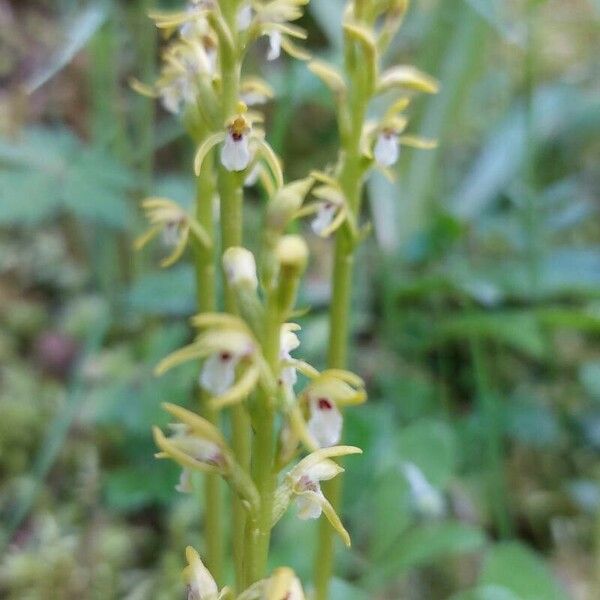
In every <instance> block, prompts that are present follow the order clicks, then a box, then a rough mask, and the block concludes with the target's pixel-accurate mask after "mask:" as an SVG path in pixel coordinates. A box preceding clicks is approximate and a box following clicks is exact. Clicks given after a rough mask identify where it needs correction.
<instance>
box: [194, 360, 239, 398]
mask: <svg viewBox="0 0 600 600" xmlns="http://www.w3.org/2000/svg"><path fill="white" fill-rule="evenodd" d="M239 360H240V358H239V356H236V355H231V356H229V357H228V358H227V360H224V359H223V356H222V354H221V353H216V354H213V355H211V356H209V357H208V358H207V359H206V360H205V361H204V365H203V366H202V371H201V372H200V386H201V387H202V388H203V389H205V390H206V391H207V392H210V393H211V394H214V395H215V396H220V395H221V394H223V393H225V392H226V391H227V390H228V389H229V388H230V387H231V386H232V385H233V382H234V381H235V368H236V366H237V363H238V362H239Z"/></svg>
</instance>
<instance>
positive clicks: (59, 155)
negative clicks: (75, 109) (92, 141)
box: [0, 127, 134, 229]
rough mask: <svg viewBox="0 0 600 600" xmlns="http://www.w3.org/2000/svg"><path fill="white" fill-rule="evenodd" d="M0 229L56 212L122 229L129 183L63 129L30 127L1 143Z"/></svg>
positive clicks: (109, 161) (108, 159)
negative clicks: (18, 135) (21, 133)
mask: <svg viewBox="0 0 600 600" xmlns="http://www.w3.org/2000/svg"><path fill="white" fill-rule="evenodd" d="M2 163H4V169H3V170H0V225H22V226H34V225H39V224H41V223H43V222H44V221H46V220H49V219H51V218H53V217H56V216H58V215H59V214H60V213H61V212H68V213H70V214H72V215H74V216H75V217H77V218H80V219H82V220H83V221H86V222H91V223H100V224H103V225H107V226H110V227H114V228H117V229H124V228H126V227H127V226H128V224H129V223H130V222H131V221H132V218H133V211H132V209H131V207H130V206H129V204H128V201H127V194H128V193H129V191H130V190H131V189H132V186H133V184H134V177H133V175H132V174H131V172H129V171H128V170H127V169H125V168H124V167H123V166H122V165H121V164H120V163H119V162H118V161H117V160H116V159H115V158H113V157H112V156H110V155H109V154H107V153H106V152H105V151H104V150H102V149H100V148H96V147H94V146H86V145H85V144H84V143H83V142H82V141H81V140H79V139H78V138H76V137H75V136H74V135H73V134H72V133H71V132H70V131H68V130H67V129H60V128H57V129H50V128H43V127H34V128H31V129H29V130H27V131H25V132H24V133H23V135H22V137H21V138H20V139H18V140H17V141H16V142H15V141H13V140H7V139H0V166H1V165H2Z"/></svg>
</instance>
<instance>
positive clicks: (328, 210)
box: [310, 202, 337, 235]
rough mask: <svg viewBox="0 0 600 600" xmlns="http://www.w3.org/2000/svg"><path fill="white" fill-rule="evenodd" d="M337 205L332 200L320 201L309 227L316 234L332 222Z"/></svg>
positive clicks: (319, 233)
mask: <svg viewBox="0 0 600 600" xmlns="http://www.w3.org/2000/svg"><path fill="white" fill-rule="evenodd" d="M336 210H337V206H336V205H335V204H334V203H333V202H322V203H321V204H320V205H319V209H318V210H317V215H316V217H315V218H314V219H313V220H312V221H311V224H310V226H311V228H312V230H313V231H314V232H315V233H316V234H317V235H321V234H322V233H323V232H324V231H325V230H326V229H327V228H328V227H329V226H330V225H331V223H332V222H333V219H334V218H335V213H336Z"/></svg>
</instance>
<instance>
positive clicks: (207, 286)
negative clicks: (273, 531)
mask: <svg viewBox="0 0 600 600" xmlns="http://www.w3.org/2000/svg"><path fill="white" fill-rule="evenodd" d="M212 163H213V159H212V156H209V157H208V158H207V162H206V163H205V168H204V169H203V170H202V172H201V173H200V176H199V177H198V180H197V182H196V184H197V185H196V220H197V221H198V223H200V225H201V226H202V227H203V228H204V230H205V231H206V232H207V233H208V235H209V237H210V239H211V240H213V242H214V222H213V196H214V192H215V182H214V175H213V168H212V166H213V165H212ZM196 289H197V302H198V311H199V312H212V311H214V310H215V308H216V293H215V256H214V244H213V246H212V247H211V248H205V247H204V246H201V245H200V244H198V245H197V246H196ZM198 396H199V401H200V410H201V412H202V414H203V415H204V416H205V417H206V419H208V420H209V421H210V422H211V423H214V424H218V414H217V413H216V412H215V411H213V410H210V409H209V408H208V407H207V406H206V393H205V392H203V391H202V390H200V392H199V395H198ZM221 504H222V497H221V479H220V477H219V476H218V475H207V476H206V479H205V484H204V535H205V538H206V563H207V565H208V568H209V569H210V572H211V573H212V575H213V577H214V578H215V580H216V581H217V582H221V583H222V576H223V532H222V518H221Z"/></svg>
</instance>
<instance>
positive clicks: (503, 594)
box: [450, 585, 521, 600]
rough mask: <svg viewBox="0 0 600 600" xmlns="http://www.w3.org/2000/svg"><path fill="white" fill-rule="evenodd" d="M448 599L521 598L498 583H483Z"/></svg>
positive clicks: (516, 599) (499, 599) (489, 599)
mask: <svg viewBox="0 0 600 600" xmlns="http://www.w3.org/2000/svg"><path fill="white" fill-rule="evenodd" d="M450 600H521V599H520V597H519V596H515V594H513V592H511V591H510V590H509V589H507V588H505V587H502V586H498V585H484V586H481V587H478V588H476V589H474V590H470V591H468V592H461V593H459V594H454V595H453V596H452V597H451V598H450Z"/></svg>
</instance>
